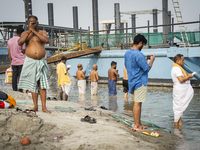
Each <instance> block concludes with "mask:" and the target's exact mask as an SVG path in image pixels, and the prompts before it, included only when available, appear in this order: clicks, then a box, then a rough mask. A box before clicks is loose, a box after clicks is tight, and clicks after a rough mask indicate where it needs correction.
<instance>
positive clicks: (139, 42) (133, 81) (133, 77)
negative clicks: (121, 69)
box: [124, 34, 155, 131]
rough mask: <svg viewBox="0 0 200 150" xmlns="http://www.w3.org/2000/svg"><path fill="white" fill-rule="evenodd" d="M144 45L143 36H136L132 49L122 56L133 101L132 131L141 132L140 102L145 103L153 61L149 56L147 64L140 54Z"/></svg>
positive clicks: (153, 57)
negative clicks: (133, 123)
mask: <svg viewBox="0 0 200 150" xmlns="http://www.w3.org/2000/svg"><path fill="white" fill-rule="evenodd" d="M146 43H147V40H146V38H145V37H144V36H143V35H141V34H138V35H137V36H135V38H134V44H133V47H132V48H131V49H129V50H128V51H127V52H126V53H125V55H124V62H125V67H126V69H127V74H128V85H129V93H131V94H134V99H135V103H134V106H133V116H134V122H135V125H134V129H135V130H137V131H142V130H144V128H145V127H144V126H142V124H141V121H140V117H141V106H142V102H145V99H146V91H147V84H148V72H149V70H150V69H151V67H152V65H153V62H154V60H155V56H154V55H151V57H150V62H149V64H148V63H147V58H145V56H144V54H143V53H141V52H140V51H141V50H142V48H143V46H144V45H146Z"/></svg>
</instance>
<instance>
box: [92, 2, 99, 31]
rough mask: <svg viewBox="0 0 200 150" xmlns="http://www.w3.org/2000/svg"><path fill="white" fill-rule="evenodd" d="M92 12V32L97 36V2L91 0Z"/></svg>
mask: <svg viewBox="0 0 200 150" xmlns="http://www.w3.org/2000/svg"><path fill="white" fill-rule="evenodd" d="M92 12H93V30H94V31H95V32H94V34H98V31H99V19H98V0H92Z"/></svg>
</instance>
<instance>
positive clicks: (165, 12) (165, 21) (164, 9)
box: [162, 0, 168, 43]
mask: <svg viewBox="0 0 200 150" xmlns="http://www.w3.org/2000/svg"><path fill="white" fill-rule="evenodd" d="M162 14H163V25H167V24H168V0H162ZM167 40H168V26H163V43H167Z"/></svg>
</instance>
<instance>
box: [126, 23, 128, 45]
mask: <svg viewBox="0 0 200 150" xmlns="http://www.w3.org/2000/svg"><path fill="white" fill-rule="evenodd" d="M127 47H128V23H126V48H127Z"/></svg>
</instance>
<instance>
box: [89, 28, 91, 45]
mask: <svg viewBox="0 0 200 150" xmlns="http://www.w3.org/2000/svg"><path fill="white" fill-rule="evenodd" d="M88 32H89V33H88V40H89V41H88V47H89V48H91V46H90V26H88Z"/></svg>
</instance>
